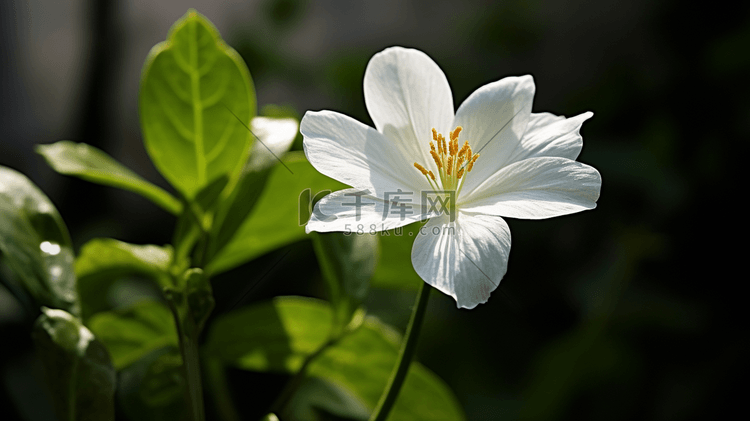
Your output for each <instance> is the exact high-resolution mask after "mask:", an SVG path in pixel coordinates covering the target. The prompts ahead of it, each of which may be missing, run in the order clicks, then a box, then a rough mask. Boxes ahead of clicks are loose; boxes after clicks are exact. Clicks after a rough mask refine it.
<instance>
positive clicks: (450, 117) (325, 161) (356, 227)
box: [300, 47, 601, 308]
mask: <svg viewBox="0 0 750 421" xmlns="http://www.w3.org/2000/svg"><path fill="white" fill-rule="evenodd" d="M534 89H535V88H534V81H533V79H532V77H531V76H522V77H508V78H505V79H501V80H499V81H497V82H493V83H490V84H487V85H485V86H482V87H481V88H479V89H477V90H476V91H474V93H472V94H471V95H470V96H469V97H468V98H467V99H466V100H465V101H464V102H463V104H461V106H460V107H459V108H458V111H456V113H455V115H454V111H453V96H452V93H451V89H450V86H449V85H448V81H447V79H446V77H445V75H444V74H443V72H442V71H441V70H440V68H439V67H438V66H437V64H435V62H433V61H432V60H431V59H430V58H429V57H428V56H427V55H426V54H424V53H422V52H421V51H417V50H411V49H404V48H400V47H393V48H389V49H386V50H384V51H382V52H380V53H378V54H376V55H375V56H373V58H372V59H371V60H370V62H369V64H368V65H367V70H366V71H365V79H364V91H365V103H366V105H367V109H368V111H369V113H370V117H371V118H372V120H373V122H374V123H375V127H376V128H377V130H376V129H373V128H371V127H368V126H366V125H364V124H362V123H360V122H358V121H356V120H354V119H352V118H350V117H347V116H345V115H343V114H339V113H336V112H332V111H320V112H311V111H308V112H307V113H306V114H305V117H304V118H303V119H302V123H301V128H300V131H301V132H302V135H303V136H304V147H305V154H306V155H307V159H308V160H309V161H310V163H311V164H312V165H313V166H314V167H315V168H316V169H317V170H318V171H320V172H321V173H323V174H325V175H327V176H329V177H331V178H334V179H336V180H338V181H341V182H342V183H345V184H347V185H349V186H351V187H352V189H347V190H341V191H337V192H334V193H332V194H330V195H328V196H326V197H325V198H323V199H322V200H320V201H319V202H318V203H317V205H316V207H315V212H314V213H313V216H312V218H311V219H310V221H309V222H308V224H307V231H308V232H310V231H319V232H327V231H360V232H361V231H365V232H372V231H382V230H388V229H392V228H397V227H400V226H404V225H407V224H410V223H412V222H415V221H420V220H425V219H429V221H428V222H427V223H426V225H425V226H424V227H422V229H421V230H420V234H419V235H418V236H417V238H416V239H415V241H414V246H413V248H412V254H411V259H412V264H413V265H414V269H415V270H416V272H417V273H418V274H419V276H420V277H421V278H422V279H424V281H425V282H427V283H428V284H430V285H432V286H433V287H435V288H437V289H439V290H440V291H442V292H444V293H445V294H448V295H450V296H452V297H453V298H454V299H455V300H456V303H457V305H458V307H465V308H474V307H476V305H477V304H480V303H484V302H486V301H487V299H488V298H489V296H490V293H491V292H492V291H493V290H495V288H497V286H498V284H499V283H500V280H501V279H502V278H503V276H504V275H505V272H506V270H507V266H508V254H509V252H510V230H509V228H508V225H507V224H506V223H505V221H504V220H503V219H502V218H501V217H503V216H505V217H510V218H522V219H543V218H551V217H554V216H560V215H566V214H570V213H574V212H579V211H582V210H585V209H593V208H594V207H596V200H597V199H598V198H599V190H600V188H601V176H600V175H599V173H598V172H597V171H596V170H595V169H594V168H592V167H590V166H588V165H585V164H582V163H579V162H576V161H575V159H576V157H577V156H578V154H579V153H580V151H581V147H582V140H581V136H580V134H579V131H580V128H581V125H582V124H583V122H584V121H585V120H587V119H588V118H590V117H591V116H592V115H593V114H592V113H590V112H587V113H583V114H581V115H578V116H576V117H572V118H565V117H560V116H555V115H552V114H549V113H541V114H532V113H531V103H532V99H533V96H534ZM441 134H445V135H446V136H448V137H449V138H448V139H445V138H444V137H443V136H442V135H441ZM444 148H445V149H444ZM477 155H480V156H479V158H476V156H477ZM440 190H445V191H448V192H449V193H444V194H442V195H438V194H436V193H433V192H434V191H440ZM399 191H401V192H402V193H401V194H400V195H398V197H396V196H397V195H396V194H395V193H397V192H399ZM361 192H367V193H368V194H367V195H366V196H361V197H360V198H357V197H356V196H355V194H361ZM425 192H427V193H425ZM410 193H411V194H410ZM436 196H437V198H438V199H440V200H442V201H446V202H449V203H450V197H451V196H452V197H453V198H454V199H455V203H454V205H453V206H452V207H449V212H444V210H445V209H442V208H441V207H440V206H434V203H435V200H434V199H435V197H436ZM356 200H359V201H360V202H361V203H362V204H363V205H362V206H352V205H353V204H354V203H356ZM409 200H411V202H409ZM440 203H441V202H438V205H440ZM452 215H453V216H455V218H453V217H452ZM452 219H453V220H452Z"/></svg>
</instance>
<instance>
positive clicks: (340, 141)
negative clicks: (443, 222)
mask: <svg viewBox="0 0 750 421" xmlns="http://www.w3.org/2000/svg"><path fill="white" fill-rule="evenodd" d="M300 132H302V135H303V136H304V149H305V155H306V156H307V159H308V161H310V163H311V164H312V165H313V167H315V169H316V170H318V171H320V172H321V173H322V174H325V175H327V176H329V177H331V178H333V179H334V180H338V181H340V182H342V183H344V184H348V185H350V186H352V187H353V188H355V189H358V190H367V191H369V192H370V194H372V195H373V196H377V197H381V198H383V197H384V194H385V192H395V191H397V190H398V189H403V190H410V191H413V192H418V191H421V190H422V189H429V183H428V182H427V179H426V178H425V177H424V176H423V175H422V173H420V172H419V171H417V169H416V168H414V162H413V161H408V160H407V159H406V157H405V156H404V155H403V154H402V153H400V152H399V150H398V149H396V148H394V147H392V145H391V144H390V142H389V141H388V140H387V139H386V138H385V137H384V136H383V135H382V134H380V133H378V131H377V130H375V129H373V128H372V127H368V126H366V125H364V124H362V123H360V122H358V121H356V120H354V119H353V118H351V117H348V116H345V115H343V114H339V113H336V112H332V111H320V112H314V111H308V112H306V113H305V116H304V117H303V118H302V123H301V124H300Z"/></svg>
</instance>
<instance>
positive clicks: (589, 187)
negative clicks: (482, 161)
mask: <svg viewBox="0 0 750 421" xmlns="http://www.w3.org/2000/svg"><path fill="white" fill-rule="evenodd" d="M601 187H602V177H601V175H599V172H598V171H597V170H596V169H594V168H593V167H590V166H588V165H586V164H582V163H580V162H576V161H573V160H570V159H567V158H555V157H541V158H530V159H526V160H523V161H520V162H516V163H513V164H511V165H509V166H507V167H505V168H503V169H501V170H500V171H498V172H497V173H495V174H493V175H492V177H490V178H488V179H487V180H485V182H484V183H483V184H482V185H480V186H479V187H477V189H476V190H475V191H474V192H473V193H472V194H471V195H470V196H467V197H462V198H461V202H460V204H459V206H461V209H462V210H466V211H469V212H479V213H486V214H490V215H500V216H506V217H510V218H521V219H544V218H552V217H554V216H561V215H567V214H570V213H575V212H580V211H582V210H586V209H593V208H595V207H596V201H597V199H599V190H600V189H601Z"/></svg>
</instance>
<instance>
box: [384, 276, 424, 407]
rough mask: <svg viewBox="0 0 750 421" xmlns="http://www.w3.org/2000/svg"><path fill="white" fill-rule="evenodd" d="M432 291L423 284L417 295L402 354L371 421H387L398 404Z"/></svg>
mask: <svg viewBox="0 0 750 421" xmlns="http://www.w3.org/2000/svg"><path fill="white" fill-rule="evenodd" d="M431 290H432V287H430V286H429V285H427V283H426V282H422V286H421V287H420V290H419V293H418V295H417V302H416V303H415V304H414V310H413V311H412V313H411V319H410V320H409V325H408V326H407V327H406V334H405V336H404V340H403V344H402V345H401V352H399V354H398V357H397V359H396V367H395V369H394V370H393V374H392V375H391V378H390V380H389V381H388V385H386V387H385V392H384V393H383V395H382V396H381V397H380V402H378V406H377V407H375V411H373V413H372V416H371V417H370V421H385V420H386V419H387V418H388V414H389V413H390V412H391V408H392V407H393V404H394V403H396V398H397V397H398V392H399V391H401V386H402V385H403V384H404V380H405V379H406V375H407V373H408V372H409V366H410V364H411V360H412V358H413V357H414V351H415V350H416V348H417V339H418V338H419V331H420V330H421V329H422V321H423V320H424V314H425V310H426V309H427V299H428V298H429V296H430V291H431Z"/></svg>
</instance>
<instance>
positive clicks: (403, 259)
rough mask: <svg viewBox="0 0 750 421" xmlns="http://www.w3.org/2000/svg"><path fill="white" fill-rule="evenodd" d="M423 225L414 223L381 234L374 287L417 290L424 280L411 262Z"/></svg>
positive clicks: (373, 278)
mask: <svg viewBox="0 0 750 421" xmlns="http://www.w3.org/2000/svg"><path fill="white" fill-rule="evenodd" d="M422 225H423V224H421V223H414V224H410V225H407V226H405V227H403V228H398V229H395V230H389V231H385V232H381V233H380V234H379V238H380V258H379V259H378V266H377V268H376V269H375V273H374V274H373V277H372V286H373V287H377V288H389V289H407V290H415V291H416V290H417V288H419V286H420V285H421V284H422V282H424V281H422V278H420V277H419V275H417V272H416V271H415V270H414V266H413V265H412V264H411V249H412V246H413V245H414V239H415V238H417V233H418V232H419V228H421V227H422Z"/></svg>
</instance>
